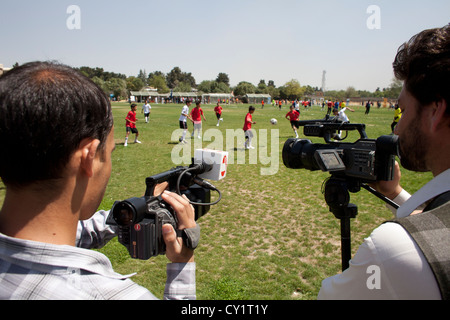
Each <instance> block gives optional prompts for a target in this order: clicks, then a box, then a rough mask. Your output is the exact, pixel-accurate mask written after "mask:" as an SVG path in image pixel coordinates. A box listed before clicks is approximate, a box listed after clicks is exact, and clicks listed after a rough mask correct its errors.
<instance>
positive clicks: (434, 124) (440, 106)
mask: <svg viewBox="0 0 450 320" xmlns="http://www.w3.org/2000/svg"><path fill="white" fill-rule="evenodd" d="M446 110H447V102H446V101H445V100H444V99H441V100H439V101H437V102H435V103H434V105H433V114H432V117H431V130H432V131H434V132H436V131H437V130H439V128H440V126H448V124H447V122H448V120H447V119H448V116H446V114H445V111H446Z"/></svg>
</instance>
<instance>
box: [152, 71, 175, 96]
mask: <svg viewBox="0 0 450 320" xmlns="http://www.w3.org/2000/svg"><path fill="white" fill-rule="evenodd" d="M148 84H149V86H151V87H153V88H156V89H158V92H159V93H168V92H169V91H170V89H169V87H167V84H166V79H165V77H164V76H163V75H153V76H152V77H151V78H149V80H148Z"/></svg>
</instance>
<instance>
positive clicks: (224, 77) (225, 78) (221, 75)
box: [216, 72, 230, 87]
mask: <svg viewBox="0 0 450 320" xmlns="http://www.w3.org/2000/svg"><path fill="white" fill-rule="evenodd" d="M216 81H217V82H221V83H225V84H226V85H227V86H228V87H229V86H230V78H229V77H228V75H227V74H226V73H222V72H221V73H219V75H218V76H217V79H216Z"/></svg>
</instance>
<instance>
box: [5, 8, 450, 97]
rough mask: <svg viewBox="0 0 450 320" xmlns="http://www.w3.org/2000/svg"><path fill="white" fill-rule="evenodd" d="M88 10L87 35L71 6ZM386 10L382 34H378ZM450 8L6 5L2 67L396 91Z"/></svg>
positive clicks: (83, 17)
mask: <svg viewBox="0 0 450 320" xmlns="http://www.w3.org/2000/svg"><path fill="white" fill-rule="evenodd" d="M70 5H77V6H79V8H80V10H81V12H80V27H81V29H79V30H69V29H68V28H67V26H66V21H67V20H68V18H69V17H70V16H71V14H68V13H67V12H66V11H67V8H68V7H69V6H70ZM370 5H376V6H378V7H379V8H380V15H379V16H380V29H369V28H368V27H367V21H368V20H369V21H373V20H372V18H373V13H367V9H368V7H369V6H370ZM449 18H450V1H448V0H427V1H423V0H420V1H418V0H407V1H406V0H369V1H367V0H315V1H313V0H309V1H304V0H277V1H273V0H227V1H222V0H189V1H187V0H127V1H124V0H120V1H117V0H109V1H107V0H90V1H87V0H69V1H67V0H42V1H31V0H29V1H25V0H2V2H1V3H0V63H2V64H3V65H4V66H5V67H10V66H11V65H12V64H14V63H15V62H18V63H19V64H22V63H25V62H28V61H34V60H58V61H60V62H62V63H65V64H68V65H71V66H73V67H80V66H89V67H102V68H104V69H105V70H106V71H112V72H117V73H123V74H126V75H127V76H132V75H134V76H136V75H137V74H138V72H139V70H140V69H145V70H146V72H147V73H150V72H153V71H162V72H164V73H168V72H169V71H170V70H172V69H173V67H176V66H178V67H180V68H181V70H182V71H183V72H191V73H192V75H193V76H194V77H195V79H196V81H197V83H200V82H201V81H202V80H213V79H215V78H216V77H217V75H218V74H219V73H220V72H224V73H226V74H228V75H229V77H230V82H231V84H232V85H236V84H237V83H238V82H240V81H248V82H251V83H253V84H255V85H257V84H258V83H259V81H260V80H261V79H264V80H265V81H266V83H267V81H269V80H273V81H275V85H276V86H281V85H283V84H285V83H286V82H287V81H290V80H291V79H297V80H298V81H299V82H300V84H301V85H311V86H314V87H316V86H317V87H319V88H320V87H321V80H322V71H323V70H326V71H327V83H326V89H327V90H340V89H346V88H347V87H348V86H353V87H355V88H356V89H357V90H369V91H374V90H375V89H376V88H377V87H380V88H383V87H388V86H389V84H390V83H391V80H392V78H393V73H392V61H393V59H394V57H395V53H396V51H397V49H398V47H399V46H400V45H401V44H402V43H403V42H405V41H407V40H409V38H411V36H413V35H414V34H416V33H418V32H419V31H421V30H423V29H428V28H434V27H442V26H444V25H446V24H448V23H449V22H450V19H449Z"/></svg>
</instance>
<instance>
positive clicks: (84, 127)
mask: <svg viewBox="0 0 450 320" xmlns="http://www.w3.org/2000/svg"><path fill="white" fill-rule="evenodd" d="M112 126H113V117H112V111H111V105H110V102H109V99H108V97H107V96H106V95H105V93H104V92H103V91H102V90H101V89H100V88H99V87H98V86H97V85H96V84H95V83H94V82H92V81H91V80H89V79H88V78H86V77H85V76H84V75H82V74H81V73H79V72H78V71H76V70H74V69H72V68H70V67H68V66H65V65H62V64H59V63H56V62H31V63H27V64H24V65H22V66H20V67H16V68H14V69H12V70H10V71H8V72H7V73H6V74H5V75H3V76H2V77H0V148H1V149H2V151H1V152H0V177H1V178H2V179H3V182H4V183H5V184H6V185H11V186H15V187H20V186H24V185H27V184H30V183H33V182H35V181H44V180H50V179H58V178H60V177H61V176H62V172H64V169H65V166H66V164H67V162H68V160H69V158H70V156H71V155H72V153H73V152H74V151H75V150H76V148H78V146H79V144H80V142H81V141H82V140H83V139H85V138H93V139H98V140H100V145H99V150H101V152H103V151H104V146H105V142H106V138H107V137H108V134H109V132H110V131H111V128H112Z"/></svg>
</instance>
